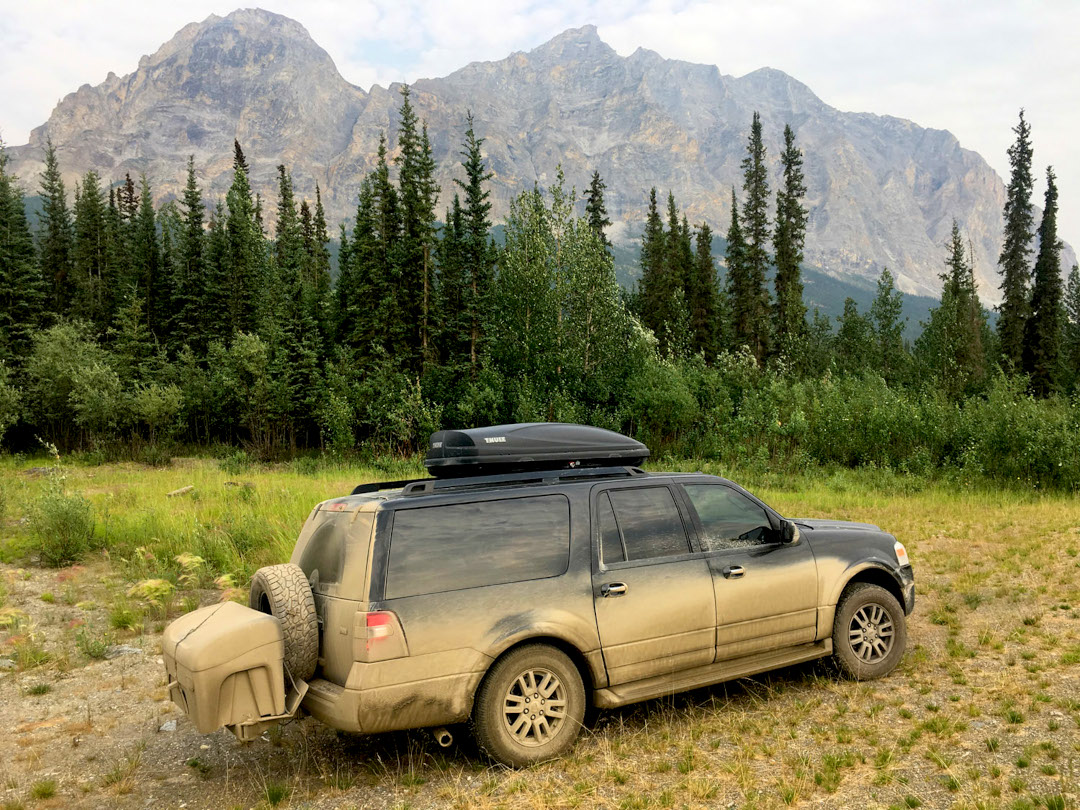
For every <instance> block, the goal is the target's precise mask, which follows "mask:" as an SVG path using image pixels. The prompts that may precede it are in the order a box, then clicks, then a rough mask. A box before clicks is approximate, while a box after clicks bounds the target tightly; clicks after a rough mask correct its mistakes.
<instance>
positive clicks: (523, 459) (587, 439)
mask: <svg viewBox="0 0 1080 810" xmlns="http://www.w3.org/2000/svg"><path fill="white" fill-rule="evenodd" d="M648 457H649V448H648V447H646V446H645V445H643V444H642V443H641V442H639V441H635V440H634V439H631V438H629V437H627V436H623V435H622V434H621V433H615V432H613V431H610V430H604V429H603V428H597V427H589V426H588V425H568V424H564V423H561V422H529V423H525V424H518V425H494V426H492V427H483V428H473V429H472V430H440V431H438V432H437V433H432V434H431V446H430V447H429V448H428V452H427V457H426V458H425V459H424V466H425V467H427V469H428V472H430V473H431V474H432V475H434V476H437V477H439V478H455V477H460V476H464V475H486V474H488V473H494V472H517V471H519V470H562V469H573V468H577V467H618V466H630V467H636V466H637V465H639V464H641V463H642V462H643V461H645V459H647V458H648Z"/></svg>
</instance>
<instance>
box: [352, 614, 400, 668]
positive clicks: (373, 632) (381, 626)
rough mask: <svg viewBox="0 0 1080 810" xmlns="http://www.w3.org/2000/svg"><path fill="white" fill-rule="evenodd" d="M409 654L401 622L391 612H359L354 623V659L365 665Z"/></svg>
mask: <svg viewBox="0 0 1080 810" xmlns="http://www.w3.org/2000/svg"><path fill="white" fill-rule="evenodd" d="M408 654H409V647H408V644H406V643H405V634H404V633H403V632H402V629H401V621H400V620H399V619H398V617H397V614H396V613H394V612H393V611H391V610H373V611H370V612H367V611H363V610H360V611H357V613H356V619H355V620H354V623H353V658H354V659H355V660H357V661H361V662H363V663H368V664H370V663H374V662H376V661H388V660H390V659H391V658H402V657H404V656H406V655H408Z"/></svg>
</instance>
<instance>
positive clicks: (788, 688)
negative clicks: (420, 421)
mask: <svg viewBox="0 0 1080 810" xmlns="http://www.w3.org/2000/svg"><path fill="white" fill-rule="evenodd" d="M1024 520H1025V518H1024V516H1023V515H1017V516H1014V517H1012V518H1010V519H1009V520H1007V521H1001V520H999V521H998V522H996V523H995V516H994V515H988V516H986V517H985V518H981V519H980V520H979V522H980V523H981V524H985V525H981V526H979V527H978V528H975V529H973V528H972V526H971V525H966V526H963V527H962V526H957V527H942V526H940V525H939V526H938V527H937V530H936V531H934V532H932V533H931V532H927V533H926V535H924V539H922V540H920V541H917V542H913V543H911V544H909V545H911V546H913V549H912V551H913V559H914V562H915V563H916V566H917V576H918V587H919V597H918V598H919V604H918V607H917V610H916V613H915V615H914V616H913V617H912V619H911V624H910V639H911V640H910V643H909V649H908V654H907V656H906V658H905V661H904V663H903V664H902V666H901V668H900V669H899V670H898V671H897V672H896V673H894V674H893V675H892V676H890V677H889V678H886V679H884V680H881V681H875V682H871V683H853V682H849V681H843V680H839V679H837V678H836V677H835V675H834V674H833V672H832V671H831V670H830V669H828V668H827V667H826V666H824V665H821V664H819V665H812V666H802V667H796V668H792V669H788V670H784V671H781V672H779V673H774V674H772V675H769V676H765V677H761V678H755V679H748V680H745V681H741V682H738V683H734V684H727V685H720V686H717V687H714V688H712V689H706V690H699V691H696V692H692V693H689V694H686V695H680V696H676V697H674V698H671V699H668V700H663V701H651V702H649V703H646V704H643V705H641V706H636V707H630V708H628V709H625V710H621V711H616V712H608V713H605V714H603V715H601V717H600V720H599V722H598V723H597V724H596V725H595V726H594V727H593V728H590V729H589V730H587V731H586V733H585V734H584V736H583V738H582V740H581V742H580V743H579V744H578V745H577V746H576V748H575V749H574V750H573V752H572V753H571V755H570V756H568V757H565V758H564V759H562V760H559V761H557V762H553V763H548V764H546V765H542V766H538V767H536V768H532V769H529V770H526V771H520V772H512V771H507V770H504V769H502V768H497V767H492V766H491V765H490V764H489V763H488V762H487V761H486V760H484V759H482V758H480V757H479V756H478V755H477V754H476V752H475V750H473V749H472V747H471V746H470V744H469V743H468V740H467V735H466V734H465V731H464V729H455V730H454V731H455V737H456V739H457V740H458V741H460V742H455V745H454V747H452V748H450V749H446V750H443V749H441V748H439V747H438V746H437V745H436V744H435V742H434V741H433V740H432V739H431V738H430V736H429V735H428V734H426V733H424V732H413V733H407V734H391V735H378V736H373V737H367V738H365V737H349V736H343V735H338V734H336V733H335V732H333V731H331V730H330V729H327V728H325V727H323V726H321V725H320V724H318V723H316V722H315V721H313V720H311V719H306V720H302V721H299V722H294V723H290V724H288V725H286V726H282V727H280V728H279V729H275V730H274V731H273V732H271V733H268V734H266V735H264V737H263V738H262V739H261V740H258V741H255V742H254V743H250V744H243V743H240V742H238V741H237V740H235V739H234V738H233V737H232V736H231V735H229V734H228V733H226V732H224V731H219V732H217V733H215V734H211V735H208V736H202V735H200V734H198V733H197V732H196V731H195V730H194V728H193V727H192V725H191V723H190V722H189V721H188V720H187V718H186V717H184V716H182V715H181V714H179V713H178V712H177V711H176V710H175V709H174V707H173V706H172V704H171V703H170V702H169V701H168V699H167V696H166V693H165V678H164V669H163V666H162V663H161V658H160V650H159V640H160V626H161V625H162V624H163V620H162V619H160V618H157V619H155V618H150V619H148V620H146V621H145V623H144V624H143V625H142V627H141V629H140V628H136V629H135V630H122V629H116V628H114V627H113V626H112V614H113V606H114V605H115V603H116V601H117V598H118V595H119V594H122V593H124V592H125V591H126V588H127V587H128V585H129V584H130V583H122V582H119V581H118V578H117V575H116V571H115V570H114V569H113V568H112V567H111V566H110V565H109V564H108V562H107V561H103V560H98V561H96V562H93V563H90V564H87V565H86V566H83V567H76V568H73V569H66V570H63V571H52V570H43V569H37V568H33V569H18V568H13V567H10V566H5V567H2V568H0V576H2V581H3V583H4V587H5V588H6V591H7V598H6V603H5V604H4V606H3V610H5V611H8V612H9V614H8V615H10V616H11V617H13V618H12V619H11V621H10V624H8V625H7V626H5V627H4V628H3V629H2V630H0V667H3V666H8V667H14V669H7V670H3V669H0V728H3V729H6V730H8V733H6V734H4V735H0V763H2V764H0V803H6V806H10V807H17V806H19V803H20V802H21V803H24V804H25V805H26V806H40V807H73V808H99V807H103V806H108V807H117V808H128V807H130V808H136V807H138V808H144V807H155V808H157V807H163V808H181V807H186V808H204V807H205V808H218V807H253V806H260V805H261V806H263V807H268V806H271V805H273V804H275V803H276V805H277V806H281V807H309V808H326V809H327V810H328V809H329V808H353V807H357V808H380V809H381V808H406V807H409V808H429V807H460V808H472V807H479V808H495V807H530V808H545V807H551V808H556V807H589V808H591V807H604V808H653V807H659V808H663V807H756V808H771V807H788V806H796V807H798V806H813V807H825V808H847V807H865V808H878V807H880V808H891V807H916V806H923V807H952V806H957V807H1037V806H1041V807H1061V808H1065V807H1074V806H1076V802H1078V801H1080V796H1078V795H1077V794H1078V785H1080V774H1078V771H1080V587H1078V580H1080V566H1078V565H1077V561H1078V559H1080V557H1078V556H1077V554H1076V548H1075V544H1076V541H1077V534H1076V533H1075V532H1072V531H1066V532H1063V533H1060V534H1055V533H1053V532H1043V533H1041V534H1040V533H1037V532H1033V531H1031V530H1025V527H1024V526H1023V525H1022V524H1023V522H1024ZM883 522H886V521H883ZM969 535H975V536H969ZM184 596H185V597H187V598H188V599H189V607H193V606H194V604H195V602H196V597H197V601H201V602H203V603H206V602H209V601H212V600H214V599H216V598H218V597H217V595H216V594H215V593H212V592H194V593H192V592H188V593H185V594H184ZM178 597H179V595H178ZM179 602H180V599H179V598H177V600H176V602H175V604H177V605H179ZM177 609H178V608H177ZM174 615H175V614H174ZM80 639H81V640H80ZM116 645H126V646H128V647H132V648H135V650H136V651H134V652H132V651H130V650H129V651H127V653H126V654H122V655H118V656H117V657H115V658H112V659H111V660H109V659H105V658H99V657H95V656H97V655H104V654H105V649H107V648H108V647H110V646H116ZM4 661H9V662H11V663H10V664H5V663H4ZM163 729H164V730H163ZM50 783H51V785H52V788H51V790H52V795H51V797H48V794H49V793H50V787H49V786H50ZM35 796H41V797H44V798H35Z"/></svg>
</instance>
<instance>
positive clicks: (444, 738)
mask: <svg viewBox="0 0 1080 810" xmlns="http://www.w3.org/2000/svg"><path fill="white" fill-rule="evenodd" d="M431 733H432V735H433V736H434V737H435V742H437V743H438V744H439V745H440V746H441V747H442V748H449V747H450V746H451V745H452V744H453V742H454V735H453V734H451V733H450V732H449V731H447V730H446V729H445V728H441V727H440V728H437V729H434V730H433V731H432V732H431Z"/></svg>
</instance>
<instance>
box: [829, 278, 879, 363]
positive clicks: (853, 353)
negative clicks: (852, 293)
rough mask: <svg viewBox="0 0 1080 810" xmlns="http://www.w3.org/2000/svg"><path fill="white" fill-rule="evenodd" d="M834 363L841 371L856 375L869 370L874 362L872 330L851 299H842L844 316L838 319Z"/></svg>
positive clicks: (867, 319) (868, 321)
mask: <svg viewBox="0 0 1080 810" xmlns="http://www.w3.org/2000/svg"><path fill="white" fill-rule="evenodd" d="M836 320H837V322H838V323H839V325H840V326H839V329H837V332H836V340H835V346H836V362H837V365H838V366H839V368H840V370H841V371H845V372H847V373H849V374H857V373H859V372H862V371H864V370H865V369H868V368H870V366H871V364H872V363H873V360H874V328H873V325H872V324H871V323H870V319H869V318H867V317H866V316H865V315H862V314H860V313H859V308H858V306H857V305H856V304H855V300H854V299H853V298H850V297H849V298H845V299H844V314H843V315H841V316H840V317H838V318H837V319H836Z"/></svg>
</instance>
